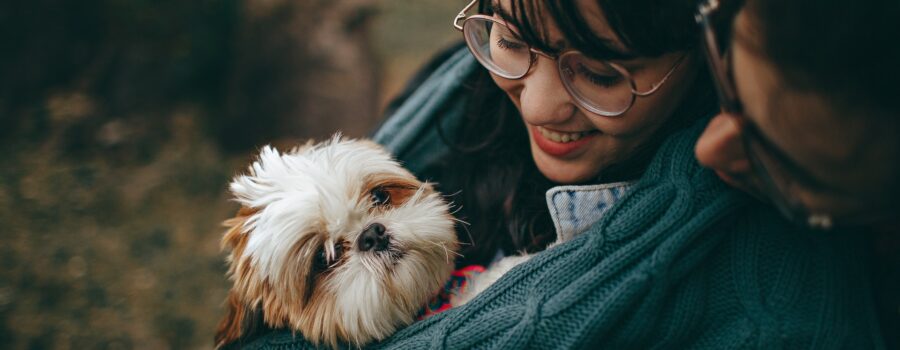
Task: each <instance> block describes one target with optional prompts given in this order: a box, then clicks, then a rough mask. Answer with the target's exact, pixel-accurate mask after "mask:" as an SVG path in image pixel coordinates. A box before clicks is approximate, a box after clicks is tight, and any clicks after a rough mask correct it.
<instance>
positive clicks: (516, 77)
mask: <svg viewBox="0 0 900 350" xmlns="http://www.w3.org/2000/svg"><path fill="white" fill-rule="evenodd" d="M689 3H690V1H676V2H669V3H666V4H654V5H650V4H649V3H646V4H645V3H642V4H637V3H628V2H620V1H575V2H564V3H546V4H545V3H542V2H530V1H508V0H504V1H493V2H489V1H482V2H478V1H473V2H472V3H470V4H469V6H467V7H466V8H464V9H463V10H462V11H461V12H460V13H459V15H457V17H456V19H455V20H454V25H455V26H456V28H457V29H458V30H461V31H462V32H463V37H464V39H465V41H466V44H467V46H468V48H469V50H470V51H471V52H472V53H473V55H474V57H475V58H476V59H477V60H478V62H479V63H481V65H482V66H484V67H485V68H486V71H479V72H478V73H477V74H476V75H473V76H471V77H469V78H468V79H469V81H471V84H473V85H474V86H477V89H478V90H479V92H477V93H475V94H474V96H479V97H477V98H478V99H477V100H473V101H471V102H470V104H469V106H470V107H469V108H470V112H469V113H468V115H467V117H466V119H465V121H464V123H465V125H464V126H462V128H466V129H468V130H473V132H469V133H466V134H465V135H456V136H450V137H449V139H448V140H447V141H448V142H449V143H450V144H452V145H454V146H455V148H457V149H460V150H463V152H457V153H451V154H449V155H447V156H446V158H445V159H444V162H445V163H444V165H442V166H438V167H437V168H436V169H435V170H434V171H435V174H436V175H435V177H436V178H437V179H438V182H439V183H440V184H441V185H442V187H441V189H442V191H443V192H444V193H456V192H459V193H460V197H461V198H460V199H458V202H460V203H461V204H462V208H461V209H460V216H461V217H462V218H463V220H467V221H469V222H471V224H472V225H471V226H470V227H469V229H468V232H470V233H471V235H472V243H474V245H472V246H469V247H468V248H467V249H468V253H469V254H466V259H467V260H468V261H471V262H477V263H481V264H486V263H488V262H490V260H491V259H493V258H494V257H495V256H496V254H497V252H498V250H499V251H502V252H505V254H511V253H514V252H518V251H521V250H525V251H539V250H541V249H543V248H544V247H545V246H546V245H547V244H548V243H550V242H551V241H552V240H553V238H554V237H555V234H554V232H553V230H552V223H551V222H550V217H549V212H548V208H547V207H546V204H545V203H546V201H545V198H544V194H545V192H546V191H547V190H548V189H550V188H551V187H553V186H554V185H560V184H590V183H603V182H609V183H611V182H622V181H630V180H635V179H636V178H638V177H639V176H640V174H641V173H642V172H643V169H644V167H646V165H647V162H648V161H649V159H650V156H651V155H652V154H653V152H654V151H655V150H656V148H657V147H658V146H659V144H660V142H661V141H662V140H663V139H664V138H665V136H666V135H667V134H669V133H671V132H672V131H673V130H676V129H678V128H681V127H683V126H684V125H686V124H688V123H689V122H690V121H691V120H695V119H699V118H702V117H703V116H704V114H705V113H708V112H709V111H712V110H713V108H714V99H713V98H712V97H713V95H712V90H711V88H710V87H709V85H707V83H706V82H707V80H706V79H702V77H705V75H703V76H702V77H701V73H704V72H705V71H702V70H699V69H697V67H698V61H697V58H696V54H695V50H694V48H695V47H696V44H697V43H698V42H697V40H696V37H695V36H693V34H691V33H692V32H693V31H692V30H691V28H692V27H691V22H690V16H691V15H690V14H691V13H692V7H691V6H689ZM476 5H477V7H476ZM641 6H657V7H661V8H664V9H665V10H666V11H663V12H667V13H671V14H673V15H670V16H660V15H659V14H657V13H655V12H654V13H651V12H648V11H644V10H641ZM474 9H477V10H478V12H479V13H481V14H473V13H469V12H474V11H473V10H474ZM678 13H680V15H675V14H678ZM606 18H615V19H617V20H616V21H608V20H605V19H606ZM613 23H614V24H613ZM638 23H647V24H648V25H646V26H644V25H636V24H638ZM651 24H652V25H651ZM480 96H483V98H481V97H480ZM451 167H452V168H453V169H457V171H448V170H449V168H451ZM471 173H479V174H483V176H478V177H472V176H470V175H468V174H471ZM472 188H477V189H479V190H478V191H471V190H468V191H467V190H466V189H472ZM481 217H490V218H504V220H476V219H475V218H481ZM498 232H505V234H498Z"/></svg>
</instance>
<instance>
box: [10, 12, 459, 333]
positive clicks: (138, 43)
mask: <svg viewBox="0 0 900 350" xmlns="http://www.w3.org/2000/svg"><path fill="white" fill-rule="evenodd" d="M464 5H465V1H456V0H452V1H447V0H193V1H183V0H157V1H146V0H127V1H121V0H118V1H117V0H81V1H53V0H30V1H3V2H0V155H2V156H0V157H2V161H0V348H3V349H204V348H211V347H212V337H213V332H214V328H215V325H216V323H217V322H218V320H219V318H220V317H221V316H222V315H223V308H222V304H223V300H224V298H225V295H226V290H227V288H228V285H229V283H228V281H227V280H226V278H225V270H226V269H225V264H224V254H223V253H222V252H220V249H219V238H220V236H221V234H222V232H223V229H222V228H221V227H220V224H219V223H220V222H221V221H222V220H223V219H225V218H227V217H229V216H230V215H231V214H233V212H234V211H235V210H236V209H237V205H236V204H234V203H231V202H229V198H228V195H227V193H226V191H225V190H226V186H227V182H228V180H229V179H230V178H231V177H232V176H233V175H234V174H235V173H237V172H240V171H243V170H244V169H245V168H246V166H247V165H248V164H249V161H250V160H251V157H252V155H253V153H254V151H255V150H256V149H257V148H258V147H259V146H260V145H263V144H266V143H278V144H282V145H285V144H291V143H295V142H300V141H303V140H306V139H308V138H317V139H321V138H324V137H327V136H329V135H330V134H332V133H333V132H335V131H338V130H341V131H343V132H344V134H346V135H350V136H364V135H366V134H367V133H368V132H369V131H370V130H371V128H373V127H374V126H375V125H376V124H377V123H378V122H379V120H380V118H381V110H382V109H383V108H384V106H385V104H386V102H387V101H388V100H389V99H390V98H391V97H392V96H393V95H394V94H396V93H397V92H398V91H399V90H400V89H401V88H402V86H403V85H404V83H405V81H406V79H408V78H409V77H410V75H411V74H412V73H414V72H415V70H416V69H417V68H418V67H419V66H420V65H421V64H423V63H424V62H425V61H426V60H427V59H428V58H429V57H430V55H432V54H433V53H435V52H437V51H439V50H440V49H441V48H444V47H446V46H448V45H449V44H450V43H452V42H454V41H455V40H456V39H458V38H459V37H460V34H459V33H458V32H456V31H455V30H454V29H452V27H451V26H450V22H451V19H452V17H453V16H454V15H455V14H456V13H457V12H458V11H459V9H460V8H462V7H463V6H464Z"/></svg>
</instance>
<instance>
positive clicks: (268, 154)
mask: <svg viewBox="0 0 900 350" xmlns="http://www.w3.org/2000/svg"><path fill="white" fill-rule="evenodd" d="M231 191H232V192H233V194H234V196H235V197H236V199H237V201H238V202H240V203H241V204H242V205H243V208H242V209H241V211H240V212H239V213H238V216H237V217H235V218H234V219H231V220H229V221H227V222H226V224H227V225H229V226H230V227H231V229H230V230H229V231H228V232H227V233H226V234H225V237H224V239H223V245H225V246H226V247H227V248H230V249H231V255H230V257H229V262H230V271H229V272H230V274H231V278H232V279H233V280H234V287H233V289H232V291H231V295H230V297H229V299H230V302H231V304H232V305H231V306H232V310H231V312H230V314H229V316H228V317H227V318H226V320H224V321H223V323H222V325H220V330H219V334H218V336H217V342H218V343H219V345H222V344H225V343H228V342H230V341H233V340H235V339H237V338H238V337H240V336H241V334H242V333H244V334H246V329H244V328H246V327H247V324H248V322H249V321H248V320H247V319H248V318H249V317H250V315H251V314H254V313H256V312H259V308H261V310H262V318H263V319H264V321H265V323H266V324H268V325H269V326H272V327H284V326H288V327H291V328H293V329H294V330H298V331H300V332H302V334H303V335H304V336H305V337H306V338H307V339H308V340H310V341H312V342H314V343H318V344H322V343H324V344H328V345H332V346H336V345H337V344H338V343H339V342H348V343H351V344H354V345H362V344H366V343H368V342H370V341H373V340H380V339H383V338H385V337H386V336H388V335H390V334H391V333H393V332H394V331H395V330H396V329H397V328H398V327H400V326H402V325H406V324H409V323H411V322H412V321H413V319H414V317H415V313H416V312H417V311H418V310H419V309H420V308H421V307H422V306H423V305H424V304H425V303H426V302H427V300H428V299H429V298H430V297H431V296H432V295H433V294H434V292H435V291H437V290H438V289H439V288H440V286H441V285H442V284H443V283H444V282H445V281H446V279H447V278H448V276H449V274H450V271H451V269H452V266H453V255H454V254H455V251H456V250H457V248H458V247H457V240H456V234H455V231H454V228H453V219H452V216H451V215H450V213H449V212H448V206H447V205H446V204H445V202H444V201H443V200H442V199H441V197H440V195H439V194H438V193H436V192H435V191H434V190H433V189H432V187H431V185H429V184H427V183H422V182H419V181H418V180H416V178H415V177H414V176H413V175H412V174H411V173H409V172H408V171H407V170H405V169H403V168H402V167H401V166H400V165H399V164H398V163H397V162H395V161H393V160H392V159H391V157H390V156H389V155H388V154H387V152H385V151H384V150H383V149H381V148H380V147H379V146H378V145H376V144H374V143H371V142H368V141H343V140H340V139H338V138H335V139H332V140H331V141H330V142H326V143H323V144H319V145H310V144H307V145H306V146H304V147H301V148H298V149H295V150H293V151H291V152H288V153H286V154H279V153H278V151H276V150H274V149H272V148H269V147H267V148H264V149H263V150H262V152H261V154H260V156H259V160H258V161H257V162H255V163H254V164H253V165H252V166H251V168H250V174H248V175H244V176H238V177H236V178H235V179H234V181H233V182H232V183H231Z"/></svg>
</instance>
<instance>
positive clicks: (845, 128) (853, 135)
mask: <svg viewBox="0 0 900 350" xmlns="http://www.w3.org/2000/svg"><path fill="white" fill-rule="evenodd" d="M734 32H735V36H734V37H735V39H734V40H733V45H732V47H731V53H732V57H731V64H732V72H733V79H734V85H735V88H736V90H737V94H738V98H739V99H740V100H741V104H742V105H743V107H744V108H743V112H742V115H743V118H746V120H747V122H748V124H752V125H753V126H754V127H755V128H756V129H757V130H759V134H760V135H761V137H762V138H764V139H766V140H768V142H769V143H770V144H771V148H773V149H775V150H773V151H771V152H765V151H764V150H759V151H757V152H755V156H756V157H757V158H760V159H762V158H765V157H769V155H768V154H760V153H773V152H778V153H780V154H782V157H781V158H782V159H781V160H779V161H772V162H771V163H772V164H774V165H773V166H771V169H774V170H779V169H792V170H794V171H787V170H785V171H783V174H782V175H781V176H775V177H772V176H770V175H766V176H769V177H770V178H772V179H773V182H777V183H778V185H780V186H781V187H782V188H783V192H784V193H783V194H782V196H784V197H786V198H789V200H792V201H796V202H797V203H798V204H799V205H800V206H802V207H803V208H805V209H806V210H807V211H808V212H810V213H822V214H829V215H833V216H835V218H836V219H840V218H841V217H851V216H856V215H865V212H866V211H869V209H876V207H877V205H879V204H881V203H882V202H881V201H879V200H878V199H879V198H884V197H886V195H885V192H886V190H887V189H889V188H896V187H895V185H892V183H893V182H894V181H896V179H895V178H893V176H891V175H890V174H891V168H890V167H891V166H894V167H896V164H897V161H896V158H897V154H896V152H892V151H891V150H896V149H897V147H898V145H897V143H898V139H897V137H896V131H891V130H889V129H886V128H882V127H879V126H878V125H872V124H873V123H867V122H866V120H867V117H868V116H866V115H864V114H865V113H862V112H861V110H862V109H860V112H859V114H858V115H843V114H839V113H836V112H835V109H834V108H833V106H831V105H830V103H829V101H828V99H827V98H825V97H823V96H820V95H818V94H816V93H813V92H806V91H797V90H795V89H791V88H789V87H787V86H785V84H784V82H783V81H782V80H781V79H780V78H779V76H778V74H777V72H776V69H775V68H774V67H773V66H772V64H771V62H770V61H768V60H767V59H765V58H764V57H763V56H761V55H759V54H758V52H759V50H760V49H759V47H761V46H760V45H761V43H759V42H758V40H759V39H758V38H756V37H754V34H755V33H757V31H755V30H753V27H752V25H751V21H749V18H748V14H747V13H746V11H741V12H740V13H739V15H738V16H737V18H736V20H735V25H734ZM737 120H738V117H737V116H733V115H727V114H722V115H719V116H716V117H715V118H714V119H713V120H712V121H711V122H710V124H709V126H708V127H707V129H706V131H705V132H704V133H703V135H702V136H701V137H700V139H699V140H698V142H697V147H696V153H697V158H698V160H699V161H700V162H701V163H702V164H704V165H706V166H708V167H710V168H713V169H714V170H716V171H717V173H719V175H720V176H721V177H722V178H723V179H724V180H725V181H726V182H729V183H731V184H733V185H735V186H737V187H742V188H744V189H746V190H747V191H748V192H751V193H761V191H762V186H761V184H762V182H761V181H762V179H761V176H760V175H761V174H760V173H759V172H758V170H754V169H753V167H752V165H751V162H750V159H749V158H748V154H747V152H746V150H745V149H744V143H743V140H742V137H743V136H742V133H743V132H746V131H745V130H742V129H741V127H740V125H739V123H738V122H737ZM777 163H790V164H791V165H790V167H788V166H787V165H784V164H777ZM801 173H802V176H800V175H801ZM776 175H777V174H776ZM882 209H883V208H882Z"/></svg>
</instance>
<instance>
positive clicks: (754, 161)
mask: <svg viewBox="0 0 900 350" xmlns="http://www.w3.org/2000/svg"><path fill="white" fill-rule="evenodd" d="M718 9H719V1H718V0H707V1H704V2H702V3H701V4H700V7H699V9H698V11H697V15H696V20H697V23H698V24H699V25H700V26H701V27H702V30H703V33H702V35H703V46H704V48H705V51H706V57H707V63H708V65H709V68H710V71H711V73H712V76H713V82H714V84H713V85H714V86H715V88H716V92H717V93H718V95H719V102H720V104H721V108H722V111H723V112H725V113H728V114H731V115H733V116H735V117H736V119H737V121H738V123H739V127H740V130H741V141H742V143H743V146H744V151H745V153H746V154H747V158H749V160H750V164H751V167H752V171H753V173H754V174H755V175H756V177H757V178H758V181H756V182H757V185H758V186H759V187H760V190H761V191H762V192H763V195H764V196H765V197H766V199H768V200H769V201H771V202H772V203H773V204H774V205H775V206H776V207H777V208H778V210H779V211H781V213H782V214H784V215H785V216H786V217H788V218H789V219H791V220H793V221H796V222H800V223H805V224H806V225H807V226H810V227H814V228H820V229H829V228H831V227H832V225H833V222H832V217H831V215H829V214H824V213H812V212H810V211H809V210H807V209H806V208H805V207H804V205H803V203H802V202H801V201H800V200H799V199H798V198H796V196H794V195H792V193H794V192H793V191H791V189H792V188H794V187H796V186H798V184H802V186H803V187H804V188H811V189H824V188H827V187H826V186H824V185H821V184H820V183H819V182H818V181H816V180H815V179H814V178H813V177H812V176H810V175H808V173H807V172H806V171H805V170H803V168H801V167H799V166H797V165H796V164H795V163H794V162H793V161H791V160H790V158H789V157H787V156H786V155H785V154H784V153H783V152H782V151H781V150H780V149H778V147H776V146H775V145H774V144H772V142H771V141H769V140H768V139H766V138H765V136H764V135H763V134H762V133H761V132H760V131H759V129H758V128H757V127H756V125H754V124H753V123H752V122H751V121H749V120H748V119H747V117H746V116H744V114H743V113H742V108H741V104H740V101H739V100H738V97H737V93H736V89H735V85H734V79H733V78H732V75H731V70H730V67H729V65H728V63H729V59H728V58H729V56H730V55H729V50H720V48H719V41H718V38H717V37H716V31H715V28H714V25H713V24H714V22H713V19H712V16H713V14H714V13H715V12H716V10H718ZM723 46H725V47H730V45H723ZM742 180H745V181H746V180H747V179H742Z"/></svg>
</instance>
